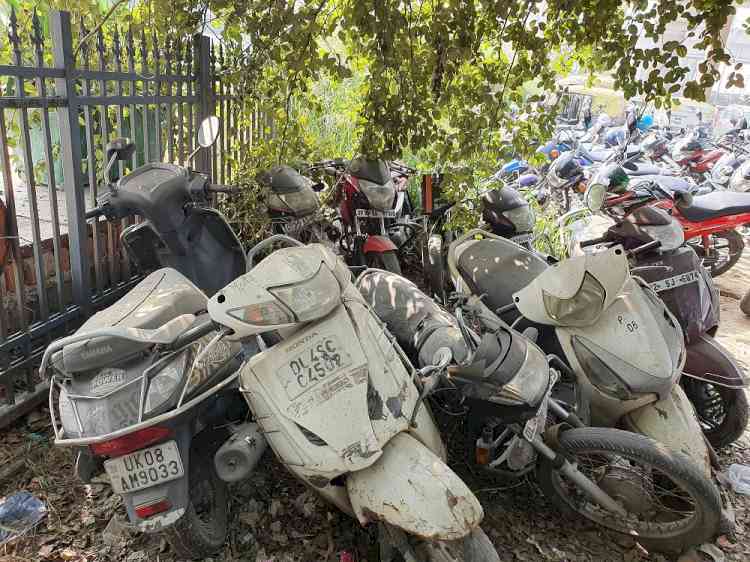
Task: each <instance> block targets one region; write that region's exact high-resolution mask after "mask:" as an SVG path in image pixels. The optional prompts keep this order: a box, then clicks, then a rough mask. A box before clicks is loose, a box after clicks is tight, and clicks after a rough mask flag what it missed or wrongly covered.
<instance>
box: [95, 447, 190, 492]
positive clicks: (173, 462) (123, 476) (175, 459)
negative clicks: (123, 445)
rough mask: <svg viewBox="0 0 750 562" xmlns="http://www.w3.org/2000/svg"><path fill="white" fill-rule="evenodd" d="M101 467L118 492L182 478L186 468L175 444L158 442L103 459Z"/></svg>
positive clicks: (133, 490) (141, 488)
mask: <svg viewBox="0 0 750 562" xmlns="http://www.w3.org/2000/svg"><path fill="white" fill-rule="evenodd" d="M104 469H105V470H106V471H107V474H109V479H110V480H111V481H112V488H113V489H114V491H115V492H117V493H118V494H128V493H131V492H135V491H136V490H143V489H144V488H150V487H151V486H157V485H158V484H163V483H164V482H169V481H170V480H176V479H177V478H182V476H183V475H184V474H185V471H184V470H183V468H182V459H181V458H180V450H179V449H178V448H177V443H176V442H174V441H167V442H166V443H162V444H161V445H156V446H154V447H149V448H148V449H142V450H140V451H137V452H135V453H131V454H129V455H125V456H122V457H118V458H116V459H110V460H108V461H105V462H104Z"/></svg>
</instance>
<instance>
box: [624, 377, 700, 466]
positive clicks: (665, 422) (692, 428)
mask: <svg viewBox="0 0 750 562" xmlns="http://www.w3.org/2000/svg"><path fill="white" fill-rule="evenodd" d="M624 421H625V424H626V428H627V429H629V430H630V431H633V432H635V433H641V434H643V435H646V436H647V437H651V438H652V439H654V440H656V441H659V442H660V443H662V444H663V445H665V446H667V447H668V448H670V449H672V450H673V451H679V452H681V453H684V454H686V455H687V456H689V457H690V458H692V459H693V460H694V461H695V462H696V463H697V465H698V466H699V467H700V468H701V469H702V470H703V471H704V473H705V474H706V476H708V477H710V476H711V461H710V456H709V451H708V446H707V445H706V440H705V438H704V437H703V430H702V429H701V426H700V424H699V423H698V418H697V417H696V415H695V410H694V409H693V405H692V404H691V403H690V400H688V398H687V396H686V395H685V391H684V390H682V387H680V386H679V385H675V386H674V387H673V388H672V392H671V393H670V394H669V395H668V396H667V397H666V398H664V399H662V400H659V401H658V402H653V403H651V404H648V405H647V406H644V407H642V408H640V409H638V410H634V411H632V412H630V413H629V414H628V415H627V416H625V418H624Z"/></svg>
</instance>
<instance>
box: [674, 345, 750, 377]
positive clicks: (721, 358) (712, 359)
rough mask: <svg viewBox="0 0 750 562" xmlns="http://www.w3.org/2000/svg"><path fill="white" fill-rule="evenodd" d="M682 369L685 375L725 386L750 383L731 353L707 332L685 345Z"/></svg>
mask: <svg viewBox="0 0 750 562" xmlns="http://www.w3.org/2000/svg"><path fill="white" fill-rule="evenodd" d="M683 371H684V375H685V376H688V377H691V378H694V379H698V380H702V381H705V382H709V383H712V384H716V385H719V386H724V387H726V388H745V387H747V386H748V384H750V379H748V377H747V376H746V375H745V373H744V372H743V371H742V369H741V368H740V367H739V365H737V363H736V362H735V360H734V357H732V354H731V353H729V351H728V350H727V349H726V348H725V347H724V346H723V345H721V344H720V343H719V342H718V341H716V340H715V339H714V338H712V337H711V336H709V335H708V334H703V335H701V336H700V337H699V338H698V339H696V340H695V341H693V342H692V343H691V344H690V345H688V346H687V359H686V361H685V367H684V369H683Z"/></svg>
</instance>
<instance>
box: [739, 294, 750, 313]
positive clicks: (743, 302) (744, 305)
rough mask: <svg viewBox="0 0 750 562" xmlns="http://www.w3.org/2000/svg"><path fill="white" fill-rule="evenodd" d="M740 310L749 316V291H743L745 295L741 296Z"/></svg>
mask: <svg viewBox="0 0 750 562" xmlns="http://www.w3.org/2000/svg"><path fill="white" fill-rule="evenodd" d="M740 310H741V311H742V312H743V313H744V314H746V315H747V316H750V291H748V292H747V293H745V296H744V297H742V300H741V301H740Z"/></svg>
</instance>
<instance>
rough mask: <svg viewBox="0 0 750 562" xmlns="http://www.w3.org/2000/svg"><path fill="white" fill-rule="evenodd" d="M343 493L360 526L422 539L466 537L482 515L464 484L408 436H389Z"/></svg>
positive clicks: (436, 457) (475, 500) (427, 450)
mask: <svg viewBox="0 0 750 562" xmlns="http://www.w3.org/2000/svg"><path fill="white" fill-rule="evenodd" d="M346 488H347V491H348V492H349V499H350V500H351V504H352V507H353V508H354V513H355V515H356V516H357V519H358V520H359V522H360V523H361V524H363V525H365V524H367V523H370V522H373V521H383V522H385V523H388V524H390V525H393V526H396V527H398V528H400V529H403V530H404V531H406V532H407V533H410V534H413V535H416V536H419V537H423V538H427V539H432V540H445V541H451V540H457V539H460V538H462V537H465V536H466V535H468V534H469V533H471V531H472V530H473V529H474V528H476V527H477V526H478V525H479V523H480V522H481V521H482V517H483V516H484V512H483V511H482V506H481V505H480V504H479V501H478V500H477V498H476V497H475V496H474V494H473V493H472V492H471V490H470V489H469V488H468V487H467V486H466V484H464V482H463V481H462V480H461V479H460V478H459V477H458V476H457V475H456V474H455V473H454V472H453V471H452V470H451V469H450V468H448V466H447V465H446V464H445V463H444V462H443V461H442V460H441V459H440V458H439V457H438V456H436V455H435V453H433V452H432V451H430V450H429V449H428V448H427V447H425V446H424V445H423V444H422V443H420V442H419V441H418V440H417V439H415V438H414V437H412V436H411V435H409V434H407V433H399V434H398V435H396V436H394V437H393V439H391V440H390V441H389V442H388V444H387V445H386V446H385V448H384V449H383V455H382V456H381V457H380V458H379V459H378V460H377V461H376V462H375V463H374V464H372V465H371V466H369V467H367V468H365V469H363V470H359V471H357V472H353V473H351V474H349V477H348V478H347V481H346Z"/></svg>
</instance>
